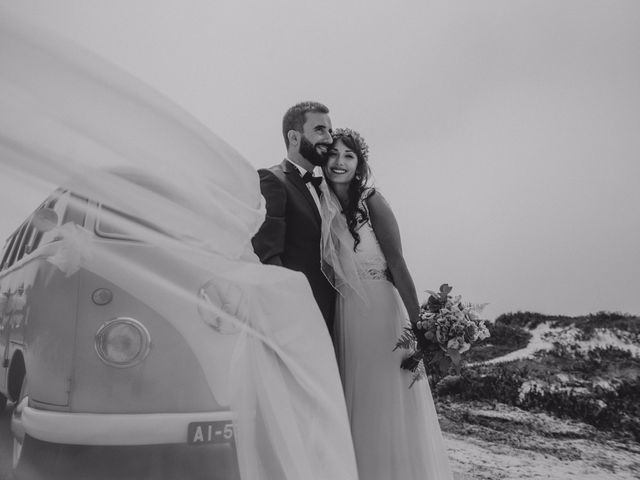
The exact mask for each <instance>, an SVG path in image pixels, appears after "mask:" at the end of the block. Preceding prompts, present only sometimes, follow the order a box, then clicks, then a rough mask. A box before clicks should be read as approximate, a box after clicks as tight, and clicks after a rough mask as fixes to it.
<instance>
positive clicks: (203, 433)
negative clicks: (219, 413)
mask: <svg viewBox="0 0 640 480" xmlns="http://www.w3.org/2000/svg"><path fill="white" fill-rule="evenodd" d="M233 436H234V435H233V422H231V421H229V420H222V421H216V422H191V423H190V424H189V427H188V428H187V443H188V444H189V445H199V444H203V443H231V442H233Z"/></svg>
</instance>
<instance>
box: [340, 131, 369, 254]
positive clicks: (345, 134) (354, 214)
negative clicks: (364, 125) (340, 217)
mask: <svg viewBox="0 0 640 480" xmlns="http://www.w3.org/2000/svg"><path fill="white" fill-rule="evenodd" d="M331 136H332V137H333V145H335V144H336V143H337V142H342V143H344V145H345V146H346V147H347V148H349V149H350V150H352V151H353V152H354V153H355V154H356V157H358V166H357V167H356V174H355V176H354V177H353V180H351V183H350V184H349V189H348V203H347V205H346V206H345V207H344V215H345V217H346V218H347V227H348V228H349V232H350V233H351V235H352V236H353V239H354V244H353V250H354V251H355V250H356V248H357V247H358V244H359V243H360V235H359V234H358V232H357V230H356V227H357V226H358V224H359V223H362V222H364V221H366V220H368V219H369V215H368V213H367V210H366V209H365V208H363V207H362V205H361V203H360V198H361V197H362V193H363V192H364V191H365V190H366V189H367V188H368V186H369V178H370V176H371V170H370V169H369V162H368V157H369V146H368V145H367V143H366V142H365V141H364V138H362V136H361V135H360V134H359V133H358V132H356V131H355V130H351V129H350V128H336V129H335V130H334V131H333V132H332V133H331Z"/></svg>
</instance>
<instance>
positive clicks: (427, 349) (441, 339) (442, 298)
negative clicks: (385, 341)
mask: <svg viewBox="0 0 640 480" xmlns="http://www.w3.org/2000/svg"><path fill="white" fill-rule="evenodd" d="M451 290H453V289H452V287H450V286H449V285H447V284H443V285H441V286H440V290H439V291H438V292H437V293H436V292H433V291H431V290H427V292H428V293H429V294H430V295H429V298H428V299H427V301H426V302H425V303H424V304H423V305H422V306H421V307H420V320H419V321H418V322H416V323H415V324H412V325H411V326H410V327H406V328H405V331H404V333H403V335H402V336H401V337H400V338H399V339H398V342H397V344H396V347H395V349H398V348H402V349H405V350H408V351H409V355H408V356H406V357H405V358H404V360H403V361H402V363H401V367H402V368H403V369H406V370H410V371H411V372H413V374H414V376H413V381H412V382H411V386H413V384H414V383H415V382H416V381H418V380H420V379H423V378H425V377H427V375H432V376H434V377H437V378H441V377H443V376H446V375H447V374H448V373H449V371H450V370H451V369H452V368H453V369H454V370H455V371H456V373H458V374H459V373H460V368H461V366H462V354H464V353H465V352H466V351H467V350H469V349H470V348H471V346H472V345H473V344H474V343H476V342H479V341H481V340H483V339H485V338H487V337H489V330H488V329H487V325H486V321H485V320H481V319H480V317H479V313H480V312H481V311H482V309H483V308H484V307H485V306H486V304H470V303H463V302H462V297H461V296H460V295H458V296H456V297H453V296H451V295H450V293H451Z"/></svg>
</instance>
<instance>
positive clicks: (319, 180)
mask: <svg viewBox="0 0 640 480" xmlns="http://www.w3.org/2000/svg"><path fill="white" fill-rule="evenodd" d="M302 180H303V181H304V183H309V182H311V184H312V185H313V188H315V189H316V192H317V193H318V197H319V196H320V195H322V193H321V192H320V184H321V183H322V177H315V176H313V175H312V174H311V172H307V173H305V174H304V175H303V176H302Z"/></svg>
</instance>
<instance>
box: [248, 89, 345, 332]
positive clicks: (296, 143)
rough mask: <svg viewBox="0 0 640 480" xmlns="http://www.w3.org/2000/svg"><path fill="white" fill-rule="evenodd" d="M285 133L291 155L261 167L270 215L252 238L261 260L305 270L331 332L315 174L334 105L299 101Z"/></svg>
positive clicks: (330, 301) (330, 292) (329, 290)
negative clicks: (331, 106) (321, 259)
mask: <svg viewBox="0 0 640 480" xmlns="http://www.w3.org/2000/svg"><path fill="white" fill-rule="evenodd" d="M282 134H283V136H284V144H285V146H286V148H287V157H286V158H285V159H284V160H283V161H282V163H280V164H279V165H274V166H273V167H271V168H269V169H261V170H258V173H259V175H260V190H261V192H262V195H263V196H264V198H265V200H266V207H267V215H266V218H265V221H264V223H263V224H262V226H261V227H260V230H259V231H258V233H257V234H256V236H255V237H253V239H252V243H253V248H254V250H255V252H256V254H257V255H258V257H259V258H260V261H262V263H269V264H272V265H280V266H283V267H286V268H290V269H292V270H297V271H299V272H302V273H304V274H305V275H306V277H307V280H309V284H310V285H311V290H312V291H313V296H314V297H315V299H316V302H317V303H318V306H319V307H320V311H321V312H322V316H323V317H324V320H325V322H326V323H327V328H328V329H329V333H330V334H332V333H333V316H334V303H335V290H334V289H333V287H332V286H331V284H330V283H329V282H328V281H327V279H326V278H325V277H324V275H323V274H322V271H321V270H320V223H321V222H320V212H319V206H320V201H319V196H320V187H319V185H320V183H321V181H322V177H314V176H313V170H314V168H315V167H317V166H321V165H323V164H324V163H325V156H326V154H327V151H328V149H329V147H330V146H331V141H332V138H331V119H330V118H329V109H328V108H327V107H325V106H324V105H322V104H321V103H317V102H302V103H298V104H297V105H294V106H293V107H291V108H290V109H289V110H287V113H285V115H284V117H283V119H282Z"/></svg>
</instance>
